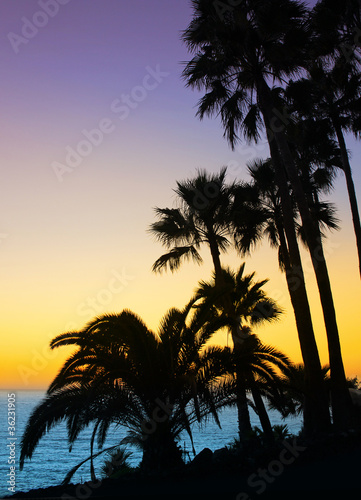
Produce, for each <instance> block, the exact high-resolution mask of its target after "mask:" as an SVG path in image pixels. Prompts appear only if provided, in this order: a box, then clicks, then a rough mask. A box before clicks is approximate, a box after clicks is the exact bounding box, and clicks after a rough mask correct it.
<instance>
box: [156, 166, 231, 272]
mask: <svg viewBox="0 0 361 500" xmlns="http://www.w3.org/2000/svg"><path fill="white" fill-rule="evenodd" d="M225 176H226V168H222V169H221V170H220V172H219V174H211V175H209V174H208V173H207V172H205V171H200V172H198V174H197V176H196V177H195V178H193V179H187V180H185V181H183V182H177V189H176V190H175V192H176V194H177V196H178V199H179V201H180V207H179V208H173V209H169V208H165V209H161V208H156V209H155V212H156V215H157V216H158V217H159V220H158V221H157V222H155V223H153V224H152V225H151V226H150V232H151V233H152V234H153V235H155V237H156V238H157V239H158V240H159V241H160V242H161V243H162V244H163V245H165V246H166V247H167V248H170V247H172V248H171V250H170V252H168V253H166V254H164V255H162V256H161V257H159V259H157V261H156V262H155V263H154V265H153V271H161V270H163V269H164V268H167V267H168V268H169V269H170V270H171V271H175V270H176V269H178V268H179V266H180V264H181V262H182V261H183V260H185V259H189V258H192V259H193V260H194V261H195V262H197V263H201V262H202V258H201V255H200V254H199V248H200V246H201V245H202V244H206V245H208V247H209V249H210V252H211V256H212V260H213V264H214V269H215V272H216V275H217V277H220V279H221V262H220V252H222V251H225V250H226V249H227V248H228V246H229V245H230V241H229V236H230V231H229V224H228V219H227V214H228V211H229V206H230V193H231V186H227V185H226V183H225Z"/></svg>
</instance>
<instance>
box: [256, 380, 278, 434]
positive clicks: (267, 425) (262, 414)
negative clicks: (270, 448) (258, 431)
mask: <svg viewBox="0 0 361 500" xmlns="http://www.w3.org/2000/svg"><path fill="white" fill-rule="evenodd" d="M251 392H252V397H253V401H254V404H255V406H256V409H257V413H258V418H259V420H260V422H261V425H262V429H263V432H264V435H265V438H266V440H267V442H268V443H269V444H272V443H274V441H275V439H274V434H273V430H272V425H271V421H270V419H269V416H268V413H267V410H266V407H265V405H264V402H263V399H262V396H261V394H260V392H259V390H258V388H257V387H256V385H255V382H254V379H253V380H252V382H251Z"/></svg>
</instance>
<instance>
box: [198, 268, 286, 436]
mask: <svg viewBox="0 0 361 500" xmlns="http://www.w3.org/2000/svg"><path fill="white" fill-rule="evenodd" d="M244 269H245V263H243V264H242V265H241V266H240V268H239V269H238V271H237V272H232V271H231V270H230V269H222V273H223V285H219V284H218V282H217V280H216V277H215V274H214V275H213V278H212V280H211V281H209V282H205V281H201V282H200V283H199V287H198V288H197V290H196V292H195V299H196V302H195V306H196V307H201V306H202V307H205V308H206V309H209V310H212V309H215V311H216V312H217V314H218V315H219V317H220V318H224V322H225V324H226V325H227V326H228V329H229V331H230V333H231V336H232V340H233V352H234V356H235V375H236V384H237V386H236V387H237V409H238V423H239V434H240V439H245V438H246V437H247V434H249V432H250V430H251V424H250V418H249V412H248V407H247V399H245V398H246V394H245V393H246V390H247V389H250V390H251V392H252V396H253V399H254V403H255V405H256V409H257V413H258V415H259V418H260V420H261V424H262V426H263V428H264V431H265V433H266V435H267V436H268V437H269V438H272V436H273V433H272V427H271V424H270V421H269V418H268V414H267V411H266V409H265V406H264V404H263V401H262V398H261V397H260V392H259V390H258V385H257V383H256V380H257V377H258V379H260V380H262V381H264V380H266V381H267V382H268V383H271V385H273V386H275V381H276V374H275V372H274V371H273V369H272V367H271V364H272V363H273V364H275V365H276V366H277V367H279V368H282V369H286V368H287V365H288V363H289V362H288V360H287V358H286V356H284V355H283V354H281V353H280V352H279V351H276V350H275V349H273V348H269V347H268V346H265V345H263V344H262V343H261V342H260V341H259V340H258V339H257V338H256V337H255V336H254V335H251V333H250V326H256V325H259V324H262V323H265V322H271V321H274V320H276V319H277V318H278V317H279V315H280V314H281V310H280V308H279V307H278V306H277V304H276V303H275V301H273V300H272V299H271V298H269V297H268V296H267V294H266V293H265V292H264V290H262V287H263V286H264V285H265V284H266V283H267V281H268V280H263V281H256V282H255V281H254V275H255V273H251V274H248V275H245V274H244ZM225 295H226V296H227V297H228V299H229V304H230V306H229V304H227V306H226V307H225V302H224V300H223V298H224V296H225ZM235 331H237V335H235V334H234V332H235Z"/></svg>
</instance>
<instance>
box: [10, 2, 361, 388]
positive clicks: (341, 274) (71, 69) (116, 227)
mask: <svg viewBox="0 0 361 500" xmlns="http://www.w3.org/2000/svg"><path fill="white" fill-rule="evenodd" d="M46 12H48V13H46ZM0 14H1V15H0V34H1V39H0V51H1V66H2V81H1V93H0V96H1V97H0V110H1V135H0V155H1V156H0V159H1V185H0V190H1V193H0V206H1V212H0V213H1V215H0V276H1V286H0V304H1V306H0V307H1V316H0V321H1V344H0V375H1V381H0V388H2V389H5V390H7V391H9V392H12V391H13V390H15V389H20V388H22V389H31V388H46V387H47V386H48V384H49V383H50V381H51V379H52V378H53V377H54V375H55V374H56V372H57V370H58V369H59V368H60V366H61V364H62V362H63V361H64V359H65V357H66V356H68V355H69V354H70V352H71V349H65V348H63V350H61V349H60V350H59V351H54V352H51V351H50V350H49V348H48V345H49V340H50V339H51V338H53V337H54V336H55V335H57V334H59V333H62V332H64V331H67V330H69V329H73V328H81V327H82V326H83V325H84V324H85V323H86V322H87V321H89V320H90V319H92V318H93V317H94V316H96V315H100V314H103V313H106V312H120V311H121V310H122V309H124V308H128V309H131V310H133V311H134V312H136V313H137V314H139V315H140V316H141V317H142V318H143V319H144V321H145V322H146V323H147V324H148V326H149V327H151V328H153V329H156V328H157V325H158V322H159V320H160V318H161V317H162V315H163V314H164V313H165V312H166V311H167V309H168V308H169V307H172V306H176V307H183V306H184V305H185V304H186V302H187V301H188V300H189V298H190V297H191V295H192V292H193V291H194V289H195V287H196V286H197V283H198V281H199V280H201V279H208V278H209V277H210V273H211V269H212V265H211V262H210V258H209V255H208V249H207V248H204V249H202V256H203V257H204V264H203V265H202V266H197V265H194V264H191V263H188V264H187V263H185V264H184V265H183V266H182V268H181V269H180V270H179V271H178V272H177V273H175V274H170V273H166V274H162V275H159V274H157V275H155V274H153V273H152V272H151V266H152V264H153V262H154V261H155V260H156V259H157V258H158V257H159V256H160V255H161V254H162V253H163V252H164V248H162V246H161V245H160V244H159V243H157V242H156V241H155V240H154V238H153V237H152V236H151V235H150V234H149V233H148V232H147V229H148V228H149V225H150V224H151V223H152V222H154V220H155V219H154V212H153V208H154V207H155V206H159V207H166V206H168V207H170V206H173V205H174V202H175V195H174V192H173V191H172V190H173V189H174V188H175V185H176V181H177V180H182V179H185V178H187V177H192V176H194V175H195V173H196V170H197V169H206V170H208V171H209V172H217V171H219V169H220V167H222V166H224V165H227V166H228V180H229V181H233V180H234V179H247V178H248V177H247V174H246V167H245V165H246V163H247V162H248V161H251V160H252V159H255V158H258V157H264V158H265V157H267V156H268V147H266V145H265V144H264V143H262V142H261V143H260V144H259V145H258V146H252V145H251V146H247V145H241V146H239V147H238V148H237V149H236V151H234V152H232V151H231V150H230V149H229V147H228V145H227V142H226V141H225V139H223V137H222V134H223V131H222V128H221V125H220V122H219V120H217V119H216V118H215V119H205V120H204V121H203V122H200V121H199V120H198V119H197V118H196V117H195V113H196V105H197V101H198V99H199V97H200V95H201V94H197V92H194V91H192V90H190V89H187V88H185V86H184V82H183V81H182V80H181V72H182V68H183V64H182V62H183V61H186V60H189V58H190V55H189V54H188V52H187V49H186V47H185V45H184V44H183V43H182V42H181V40H180V32H181V30H183V29H185V28H186V27H187V25H188V23H189V21H190V19H191V14H192V11H191V7H190V3H189V2H188V1H187V0H153V1H151V2H150V1H149V0H121V1H119V0H106V1H104V0H68V1H67V0H57V1H55V0H44V1H43V2H42V1H41V0H40V1H39V0H16V1H12V0H3V1H2V2H1V5H0ZM90 141H92V142H93V144H91V143H90ZM347 141H348V147H349V148H350V150H351V151H352V165H353V170H354V181H355V185H356V191H357V193H358V194H359V196H361V170H360V162H361V144H360V143H359V142H356V141H355V140H354V139H353V138H352V137H348V138H347ZM77 150H78V153H76V151H77ZM331 197H332V201H333V202H335V203H336V205H337V207H338V209H339V211H338V217H339V219H340V221H341V226H342V229H341V230H340V231H339V232H333V233H331V234H330V235H329V238H328V240H327V242H326V243H325V247H326V254H327V256H328V265H329V272H330V276H331V280H332V286H333V292H334V299H335V304H336V308H337V317H338V322H339V329H340V336H341V344H342V349H343V355H344V363H345V368H346V372H347V375H348V376H356V375H358V376H361V361H360V354H361V352H360V351H361V349H360V347H361V341H360V335H359V333H360V326H361V315H360V314H359V312H360V306H361V301H360V299H361V283H360V278H359V276H358V265H357V259H356V248H355V243H354V237H353V232H352V226H351V216H350V212H349V207H348V200H347V193H346V187H345V182H344V178H343V176H342V175H340V176H339V178H338V180H337V182H336V184H335V191H334V192H333V193H332V196H331ZM303 255H304V257H305V274H306V279H307V282H308V284H309V289H310V293H309V295H310V301H311V305H312V311H313V313H314V324H315V329H316V331H317V341H318V345H319V349H320V354H321V359H322V362H323V363H327V361H328V359H327V345H326V337H325V331H324V327H323V321H322V314H321V309H320V305H319V299H318V295H317V290H316V288H315V285H314V278H313V272H312V270H311V265H310V261H309V259H308V258H307V255H306V254H305V253H303ZM241 262H242V261H241V259H240V257H239V256H238V255H237V254H236V253H235V252H233V253H232V252H229V253H228V254H227V255H225V256H224V257H223V263H224V264H225V265H226V264H227V265H229V266H231V267H232V268H237V267H238V266H239V265H240V263H241ZM246 271H247V272H253V271H256V278H257V279H264V278H269V279H270V281H269V282H268V284H267V285H266V287H265V289H266V290H267V292H268V293H269V295H270V296H271V297H272V298H274V299H276V300H278V302H279V304H280V305H281V306H282V307H283V308H284V310H285V314H284V315H283V317H282V318H281V319H280V320H279V321H278V323H276V324H273V325H271V326H267V327H262V328H260V329H258V330H257V332H258V333H259V335H260V337H261V338H262V340H263V341H265V342H267V343H269V344H272V345H275V346H277V347H278V348H280V349H282V350H283V351H284V352H285V353H286V354H288V355H289V356H290V357H291V358H292V359H293V360H294V361H297V362H299V361H301V356H300V350H299V344H298V339H297V332H296V328H295V323H294V318H293V314H292V311H291V308H290V302H289V299H288V293H287V288H286V284H285V279H284V276H283V275H282V274H281V273H280V272H279V271H278V267H277V255H276V253H275V252H274V251H273V250H270V249H269V247H268V243H267V242H266V241H264V242H263V245H262V247H261V248H260V249H259V250H257V251H256V252H255V253H254V254H253V255H252V257H249V258H246ZM214 342H220V343H226V342H227V338H226V336H225V335H224V334H222V335H218V336H216V337H215V338H214Z"/></svg>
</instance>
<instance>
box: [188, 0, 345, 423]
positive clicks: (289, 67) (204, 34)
mask: <svg viewBox="0 0 361 500" xmlns="http://www.w3.org/2000/svg"><path fill="white" fill-rule="evenodd" d="M192 3H193V6H194V12H195V17H194V19H193V20H192V21H191V23H190V25H189V27H188V29H187V30H186V31H185V33H184V36H183V38H184V40H185V42H186V43H187V44H188V47H189V48H190V50H191V51H192V52H195V55H194V57H193V59H192V60H191V61H190V62H189V63H188V64H187V66H186V68H185V70H184V73H183V74H184V77H185V79H186V81H187V83H188V85H190V86H192V87H197V88H199V89H200V88H205V89H206V91H207V93H206V95H205V96H204V97H203V98H202V99H201V100H200V102H199V109H198V114H199V116H200V117H203V116H205V115H206V114H208V115H212V114H213V113H219V114H220V115H221V118H222V122H223V126H224V129H225V135H226V137H227V139H228V140H229V142H230V144H231V145H232V146H234V145H235V143H236V142H237V140H239V133H240V132H241V133H242V134H243V135H244V136H245V137H246V138H248V139H250V138H255V139H257V138H258V136H259V134H260V130H261V129H260V125H261V124H262V122H263V124H264V126H265V128H266V133H267V139H268V142H269V146H270V150H271V156H272V159H273V161H274V164H275V168H276V172H277V184H278V186H279V189H280V194H281V200H282V206H283V217H284V227H285V231H286V235H287V239H288V244H289V251H290V254H291V255H292V262H293V266H295V268H297V269H298V270H299V273H300V275H299V276H298V277H299V278H300V279H299V282H300V286H299V293H298V300H299V304H301V303H302V304H306V301H307V294H306V291H305V287H304V278H303V273H302V271H301V270H302V268H301V267H300V265H301V263H300V259H299V253H298V249H297V248H296V247H297V242H296V241H295V236H294V224H293V219H292V211H291V204H290V200H289V190H288V179H289V181H290V183H291V186H292V190H293V193H294V196H295V200H296V203H297V205H298V209H299V212H300V216H301V219H302V224H303V226H304V231H305V237H306V239H307V245H308V248H309V251H310V254H311V259H312V264H313V268H314V271H315V275H316V280H317V285H318V289H319V294H320V299H321V304H322V309H323V314H324V322H325V326H326V331H327V335H328V341H329V350H330V364H331V373H332V378H333V381H334V383H333V392H334V397H333V410H334V422H335V424H336V426H337V427H339V428H343V429H346V428H349V426H350V425H351V422H350V419H351V401H350V397H349V394H348V392H347V387H346V377H345V372H344V367H343V361H342V355H341V347H340V341H339V334H338V327H337V320H336V312H335V307H334V303H333V297H332V290H331V284H330V280H329V275H328V270H327V265H326V262H325V259H324V256H323V254H322V253H320V251H319V250H320V240H319V232H318V229H317V227H316V226H315V224H314V221H313V219H312V214H311V211H310V208H309V206H308V203H307V197H306V195H305V193H304V190H303V186H302V183H301V179H300V177H299V175H298V170H297V167H296V164H295V161H294V157H293V155H292V152H291V150H290V147H289V143H288V140H287V136H286V132H285V130H286V126H287V124H288V123H289V122H290V120H291V119H292V117H290V116H289V115H288V113H287V109H286V108H282V107H281V108H280V103H279V99H278V94H279V92H278V90H277V89H273V88H272V87H271V85H274V82H276V81H278V82H280V83H281V84H282V85H283V84H284V82H285V80H286V79H287V78H289V77H290V76H291V75H293V74H295V73H297V71H299V69H300V68H301V67H303V66H306V63H307V50H305V47H306V48H307V47H308V46H309V41H310V33H309V32H308V29H307V26H308V23H307V21H308V12H307V10H306V8H305V7H304V6H303V5H302V4H301V3H300V2H298V1H293V0H282V1H279V0H264V1H259V2H253V1H250V0H241V1H240V2H237V5H236V6H234V8H233V9H231V10H230V11H229V14H228V15H227V16H226V17H225V18H224V19H223V20H220V18H219V15H218V13H217V9H216V8H215V2H212V1H211V0H193V2H192ZM270 20H272V21H270ZM275 90H276V92H275ZM295 270H296V269H295ZM299 307H301V306H300V305H299ZM302 336H303V346H301V349H302V353H303V355H304V356H306V359H305V358H304V360H305V364H306V365H307V371H309V372H310V377H311V378H312V384H313V385H314V384H316V385H317V387H318V388H320V390H321V387H322V374H321V366H320V363H319V357H318V352H317V346H316V343H315V340H314V334H313V330H312V328H311V325H310V324H309V325H308V329H306V328H305V329H304V331H303V333H302ZM327 420H328V408H327V407H326V402H325V403H324V405H323V410H322V411H321V414H320V415H318V416H317V421H318V423H319V427H320V428H322V427H323V426H324V425H325V422H326V421H327Z"/></svg>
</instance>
